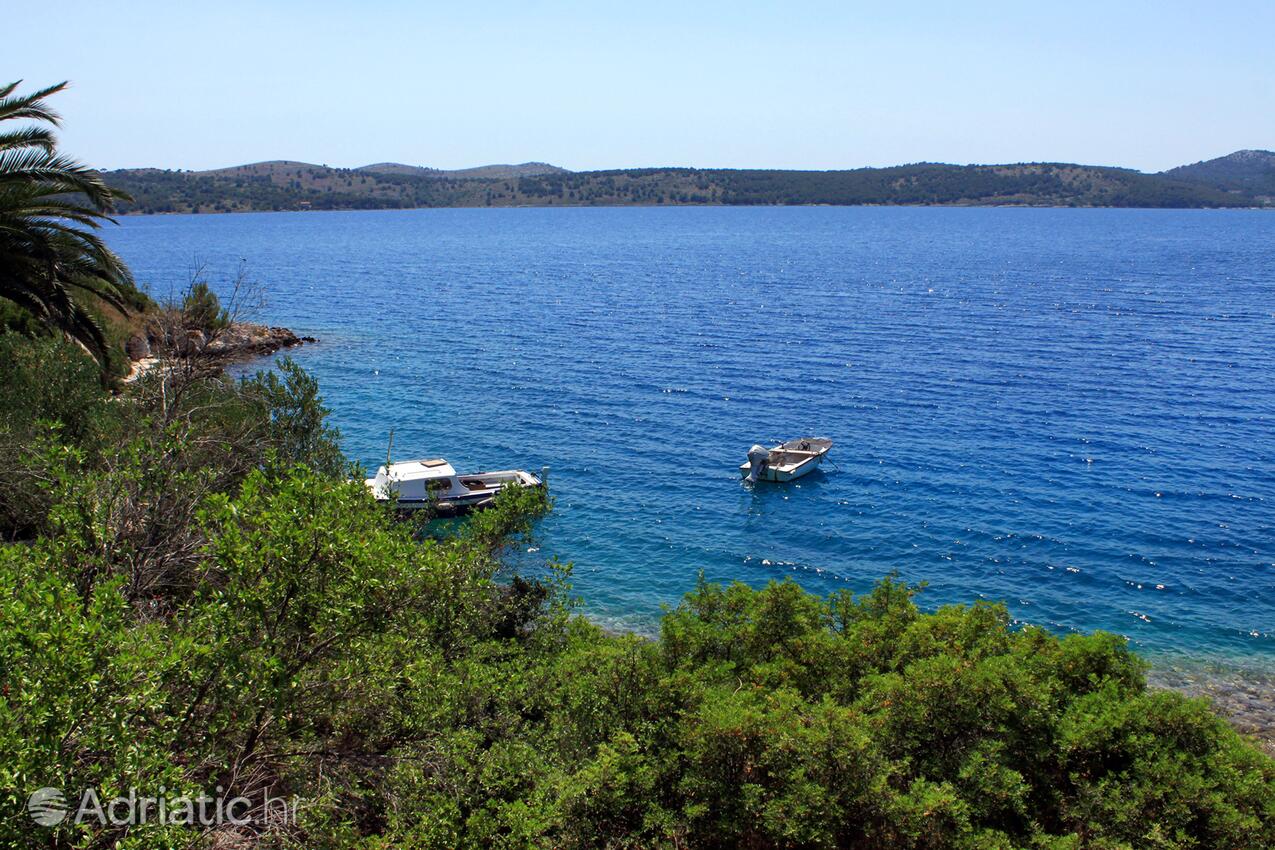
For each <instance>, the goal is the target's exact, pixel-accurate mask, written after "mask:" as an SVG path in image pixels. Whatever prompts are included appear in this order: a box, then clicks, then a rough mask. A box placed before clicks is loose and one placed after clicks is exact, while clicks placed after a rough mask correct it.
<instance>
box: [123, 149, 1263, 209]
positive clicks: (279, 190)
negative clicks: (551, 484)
mask: <svg viewBox="0 0 1275 850" xmlns="http://www.w3.org/2000/svg"><path fill="white" fill-rule="evenodd" d="M103 176H104V177H105V178H106V180H107V182H108V183H110V184H111V185H112V186H114V187H116V188H118V189H122V190H124V191H125V192H127V193H128V194H129V195H131V196H132V198H133V200H132V201H131V202H124V203H122V204H121V205H120V210H119V211H120V212H121V213H125V214H127V213H214V212H254V211H279V210H352V209H411V208H418V207H514V206H655V205H703V204H712V205H733V206H770V205H806V204H822V205H838V206H858V205H945V206H1049V207H1171V208H1193V207H1199V208H1217V207H1272V206H1275V153H1272V152H1271V151H1264V150H1245V151H1237V152H1235V153H1233V154H1229V155H1228V156H1224V157H1220V158H1218V159H1213V160H1208V161H1206V162H1198V163H1195V164H1193V165H1183V166H1180V167H1178V168H1173V169H1170V170H1168V171H1163V172H1160V173H1158V174H1146V173H1143V172H1140V171H1134V170H1132V169H1127V168H1114V167H1109V166H1095V165H1075V164H1070V163H1018V164H1012V165H945V164H941V163H917V164H914V165H899V166H894V167H891V168H859V169H854V170H849V171H783V170H771V169H723V168H711V169H699V168H628V169H618V170H613V171H568V170H566V169H564V168H558V167H557V166H553V165H549V164H547V163H543V162H528V163H523V164H522V165H487V166H481V167H478V168H467V169H461V170H458V171H442V170H438V169H433V168H424V167H420V166H414V165H403V164H401V163H393V162H382V163H377V164H375V165H365V166H362V167H360V168H329V167H328V166H326V165H313V164H311V163H305V162H293V161H288V160H278V161H272V162H260V163H256V164H253V165H239V166H234V167H232V168H221V169H216V170H213V171H182V170H177V171H165V170H161V169H156V168H138V169H120V170H117V171H107V172H104V173H103Z"/></svg>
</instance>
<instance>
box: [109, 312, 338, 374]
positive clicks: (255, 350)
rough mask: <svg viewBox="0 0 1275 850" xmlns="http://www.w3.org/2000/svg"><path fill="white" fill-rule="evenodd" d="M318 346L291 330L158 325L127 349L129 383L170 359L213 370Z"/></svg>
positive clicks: (235, 325)
mask: <svg viewBox="0 0 1275 850" xmlns="http://www.w3.org/2000/svg"><path fill="white" fill-rule="evenodd" d="M308 342H318V340H316V339H315V338H314V337H312V336H297V335H296V334H295V333H293V332H292V331H291V330H289V329H288V328H281V327H274V326H269V325H259V324H256V323H255V322H233V323H231V324H230V325H229V326H227V327H225V328H220V329H217V330H215V331H210V332H205V331H202V330H199V329H189V328H181V327H176V328H174V327H164V326H163V325H162V324H155V325H152V326H149V327H147V329H146V331H145V332H144V333H137V334H134V335H133V336H132V337H130V338H129V339H128V341H127V342H126V343H125V345H124V352H125V354H127V355H128V359H129V361H130V363H131V364H132V368H131V369H130V371H129V374H128V375H127V376H125V378H124V381H125V383H127V382H130V381H135V380H137V379H138V378H139V377H141V376H142V375H143V374H145V373H146V372H147V371H148V370H149V369H151V368H152V367H153V366H155V365H156V364H158V363H160V362H161V361H162V360H164V359H165V358H166V357H168V358H181V359H184V360H187V361H194V362H197V363H199V364H200V365H202V366H205V367H207V368H209V369H222V368H224V367H226V366H228V365H230V364H232V363H238V362H240V361H243V360H251V359H253V358H255V357H266V356H269V355H271V354H274V353H275V352H277V351H281V350H283V349H285V348H293V347H295V346H298V345H302V344H304V343H308Z"/></svg>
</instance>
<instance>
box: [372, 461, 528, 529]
mask: <svg viewBox="0 0 1275 850" xmlns="http://www.w3.org/2000/svg"><path fill="white" fill-rule="evenodd" d="M363 483H364V484H366V485H367V488H368V489H369V490H371V491H372V495H373V496H375V497H376V498H377V499H378V500H379V501H390V500H393V501H394V502H395V503H396V505H397V507H398V508H399V509H400V510H407V511H413V510H420V509H422V508H432V509H433V510H434V512H435V513H436V514H438V515H439V516H455V515H456V514H461V513H465V512H466V511H471V510H474V509H476V508H483V507H486V506H487V505H489V504H490V503H491V501H492V499H494V498H495V497H496V494H497V493H499V492H500V491H501V490H503V489H504V488H506V487H510V486H513V487H542V486H544V482H542V481H541V480H540V478H538V477H536V476H535V475H532V474H531V473H530V472H525V471H524V470H521V469H506V470H501V471H499V472H475V473H473V474H471V475H462V474H458V473H457V472H456V470H455V469H453V468H452V465H451V464H450V463H448V462H447V461H445V460H443V459H442V458H441V457H437V458H429V459H426V460H403V461H398V462H396V463H391V464H387V465H385V466H382V467H380V468H379V469H378V470H376V477H375V478H367V479H365V480H364V482H363Z"/></svg>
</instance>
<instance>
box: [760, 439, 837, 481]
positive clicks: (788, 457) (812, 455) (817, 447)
mask: <svg viewBox="0 0 1275 850" xmlns="http://www.w3.org/2000/svg"><path fill="white" fill-rule="evenodd" d="M831 448H832V440H829V439H826V438H824V437H798V438H797V439H795V440H789V441H787V442H786V443H780V444H779V445H777V446H775V447H774V448H772V449H768V448H766V447H765V446H753V447H752V448H751V449H749V450H748V460H746V461H744V462H743V463H742V464H740V466H739V474H740V475H741V476H743V477H744V478H747V479H748V480H749V481H792V480H793V479H796V478H800V477H801V476H803V475H807V474H809V473H811V472H814V471H815V470H816V469H818V468H819V465H820V464H821V463H823V459H824V457H825V456H826V455H827V454H828V450H829V449H831Z"/></svg>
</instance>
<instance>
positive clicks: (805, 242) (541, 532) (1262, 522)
mask: <svg viewBox="0 0 1275 850" xmlns="http://www.w3.org/2000/svg"><path fill="white" fill-rule="evenodd" d="M105 236H106V238H107V240H108V242H109V243H110V244H111V245H112V246H113V247H114V248H115V249H116V250H117V251H118V252H119V253H120V254H121V255H122V256H123V258H124V259H125V260H126V261H127V262H128V263H129V264H130V265H131V266H132V268H133V270H134V272H135V274H136V276H137V278H138V280H139V282H141V283H142V284H143V285H145V286H147V287H148V288H149V290H150V291H151V293H152V294H153V295H155V296H156V297H159V298H165V297H171V296H174V295H178V294H180V292H181V291H182V289H183V288H184V287H185V286H186V285H188V284H189V282H190V281H191V279H192V274H195V273H196V272H197V271H199V270H202V271H199V273H200V274H202V275H203V276H205V277H206V278H207V279H208V282H209V283H210V284H211V285H212V286H213V288H214V290H216V291H218V292H219V293H221V294H222V295H223V297H229V296H230V295H231V292H232V289H233V282H234V280H235V278H236V276H237V275H238V274H239V272H240V270H241V269H242V270H243V275H244V280H246V281H248V282H249V283H251V284H252V285H251V286H250V287H248V289H249V290H250V291H251V293H252V295H253V297H252V298H250V299H248V301H250V302H251V306H252V307H253V309H254V310H255V319H256V320H257V321H261V322H264V323H268V324H275V325H284V326H287V327H289V328H291V329H292V330H294V331H296V332H297V333H298V334H303V335H311V336H314V337H317V338H318V340H319V341H318V342H317V343H315V344H311V345H307V346H304V347H302V348H299V349H295V350H293V351H292V352H291V353H290V356H292V357H293V358H294V359H295V360H297V361H298V362H299V363H300V364H301V365H303V366H304V367H305V368H306V369H308V370H310V371H311V372H312V373H313V374H315V375H316V376H317V377H318V379H319V381H320V383H321V386H322V391H323V395H324V398H325V400H326V403H327V405H328V406H329V407H330V408H331V410H332V414H331V420H332V422H333V423H334V424H335V425H336V426H337V427H339V429H340V431H341V433H342V435H343V446H344V449H345V451H346V453H347V455H348V456H349V457H350V458H351V459H353V460H357V461H359V462H361V463H362V464H364V465H365V466H366V467H367V468H369V469H374V468H375V467H376V466H377V465H378V464H380V463H383V462H384V461H385V458H386V455H387V450H388V448H389V446H388V443H389V435H390V432H391V431H393V434H394V439H393V456H394V457H395V458H397V459H407V458H413V457H434V456H441V457H445V458H447V459H448V460H449V461H451V462H452V463H453V465H454V466H455V467H456V468H457V469H458V470H460V471H463V472H469V471H481V470H493V469H508V468H521V469H528V470H532V471H539V470H541V469H542V468H546V467H547V468H548V482H549V486H550V492H551V494H552V496H553V497H554V499H555V503H556V505H555V509H554V511H553V513H552V515H551V516H550V517H549V518H547V519H546V520H544V521H543V522H542V524H541V525H540V527H539V529H538V531H537V539H536V541H535V545H533V546H528V547H527V548H528V549H529V550H532V551H528V552H524V553H520V556H522V557H521V560H523V561H528V562H539V561H542V560H544V559H548V558H550V557H557V558H559V559H561V560H562V561H564V562H570V563H571V564H573V573H572V588H573V593H574V594H575V595H576V596H577V597H578V598H579V600H580V606H581V610H582V611H583V612H584V613H585V614H587V615H588V616H590V617H592V618H594V619H595V620H597V621H599V622H600V623H602V624H604V625H606V626H607V627H609V628H613V629H623V630H631V631H636V632H639V633H644V634H655V633H658V629H659V619H660V616H661V613H662V612H663V611H664V610H665V609H667V608H668V607H670V606H676V605H678V603H679V601H680V600H681V598H682V597H683V595H684V594H685V593H687V592H688V591H689V590H691V589H692V588H693V587H694V586H695V583H696V581H697V580H698V577H699V576H700V575H701V574H702V575H703V576H704V577H705V578H706V579H707V580H709V581H715V582H731V581H742V582H747V583H748V584H751V585H755V586H761V585H764V584H765V583H767V582H771V581H784V580H792V581H795V582H797V583H799V584H800V585H801V586H803V587H804V588H806V589H808V590H810V591H812V592H814V593H818V594H826V593H829V592H832V591H835V590H840V589H843V588H845V589H849V590H851V591H853V592H855V593H863V592H867V591H869V590H871V588H872V586H873V585H874V583H875V582H877V581H879V580H880V579H881V578H882V577H884V576H886V575H890V574H897V576H898V577H899V578H900V579H902V580H904V581H907V582H910V583H915V584H919V583H924V584H925V589H924V590H923V591H922V592H921V593H920V594H919V595H918V597H917V601H918V603H919V604H920V605H921V606H922V607H924V608H927V609H933V608H936V607H938V606H941V605H945V604H950V603H971V602H974V601H976V600H993V601H999V602H1003V603H1005V604H1006V606H1007V607H1008V610H1009V612H1010V615H1011V616H1012V618H1013V619H1014V621H1015V622H1016V623H1032V624H1036V625H1040V626H1043V627H1046V628H1048V629H1051V630H1053V631H1055V632H1057V633H1059V634H1066V633H1070V632H1089V631H1093V630H1096V629H1103V630H1107V631H1111V632H1115V633H1118V634H1121V635H1124V636H1125V637H1127V638H1128V640H1129V641H1130V643H1131V645H1132V646H1133V647H1134V648H1135V649H1136V650H1137V651H1139V652H1140V653H1142V654H1143V655H1145V656H1146V657H1147V658H1149V659H1150V660H1151V661H1152V663H1153V665H1154V669H1155V671H1156V674H1155V675H1158V676H1159V677H1160V678H1161V680H1162V681H1164V682H1165V683H1167V684H1170V685H1173V686H1179V687H1184V688H1186V689H1188V690H1191V689H1194V690H1197V691H1207V692H1210V693H1213V694H1214V695H1215V696H1216V695H1217V694H1222V695H1223V697H1224V698H1225V699H1230V700H1238V701H1239V702H1240V703H1242V705H1240V707H1239V712H1240V713H1241V714H1245V713H1246V712H1247V713H1248V714H1249V715H1254V716H1265V718H1266V721H1267V722H1269V724H1270V726H1271V727H1272V728H1275V214H1272V213H1270V212H1264V211H1260V210H1122V209H1027V208H933V207H930V208H912V207H750V208H734V207H667V208H665V207H629V208H589V207H580V208H518V209H427V210H393V211H353V212H304V213H302V212H296V213H291V212H282V213H250V214H230V215H164V216H138V217H125V218H123V219H121V220H120V223H119V226H118V227H113V228H110V229H109V230H108V231H107V232H106V234H105ZM254 365H255V366H256V367H258V368H266V367H268V366H269V362H265V363H262V364H254ZM806 435H817V436H826V437H829V438H831V439H832V440H834V441H835V446H834V448H833V449H832V451H831V453H830V454H829V456H828V462H827V463H825V465H824V466H823V467H822V468H821V469H820V470H819V471H817V472H815V473H813V474H811V475H810V476H807V477H805V478H803V479H801V480H799V481H797V482H793V483H790V484H786V485H777V484H765V483H762V484H757V485H749V484H747V483H745V482H743V481H741V479H740V475H739V472H738V465H739V464H740V463H741V462H742V461H743V460H744V458H745V454H746V452H747V451H748V449H749V447H750V446H751V445H753V444H754V443H761V444H764V445H771V444H774V443H775V442H777V441H780V440H784V439H788V438H792V437H798V436H806ZM1245 706H1247V708H1245ZM1259 719H1260V717H1259Z"/></svg>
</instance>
